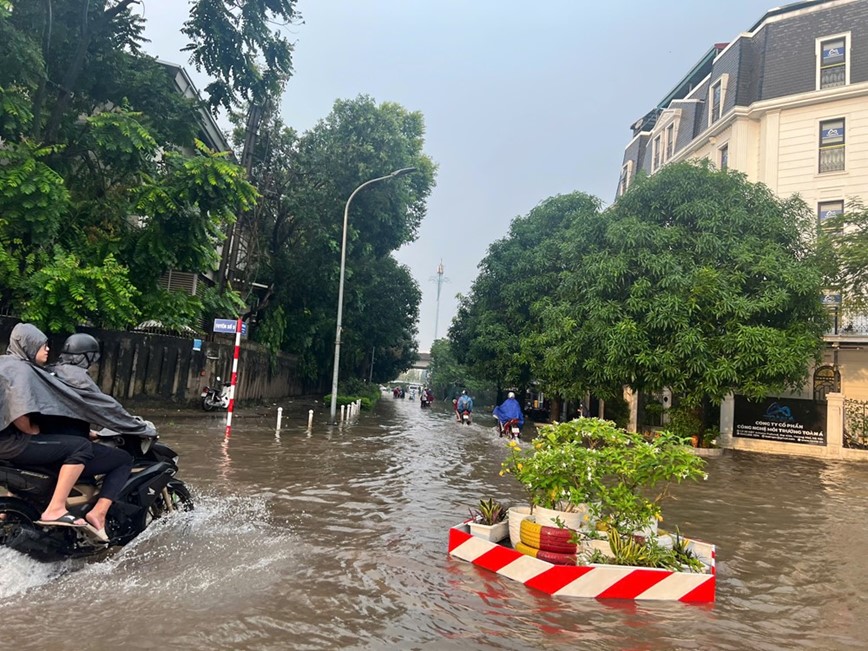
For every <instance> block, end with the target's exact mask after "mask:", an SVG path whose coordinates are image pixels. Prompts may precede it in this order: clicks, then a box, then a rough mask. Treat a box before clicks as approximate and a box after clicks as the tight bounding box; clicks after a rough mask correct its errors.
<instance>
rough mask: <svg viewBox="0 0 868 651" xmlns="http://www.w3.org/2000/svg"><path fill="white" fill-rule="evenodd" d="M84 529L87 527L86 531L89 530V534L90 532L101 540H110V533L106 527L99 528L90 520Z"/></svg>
mask: <svg viewBox="0 0 868 651" xmlns="http://www.w3.org/2000/svg"><path fill="white" fill-rule="evenodd" d="M84 529H85V531H87V533H88V534H90V535H91V536H93V537H94V538H96V539H97V540H99V541H100V542H105V543H107V542H108V541H109V537H108V534H107V533H106V532H105V527H103V528H102V529H97V528H96V527H95V526H93V525H92V524H91V523H90V522H88V523H87V524H86V525H85V526H84Z"/></svg>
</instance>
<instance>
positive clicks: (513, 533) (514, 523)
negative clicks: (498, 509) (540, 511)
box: [508, 506, 530, 547]
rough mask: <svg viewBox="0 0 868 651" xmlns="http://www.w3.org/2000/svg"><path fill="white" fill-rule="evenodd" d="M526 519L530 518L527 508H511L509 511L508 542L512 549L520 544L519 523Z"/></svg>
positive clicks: (528, 508)
mask: <svg viewBox="0 0 868 651" xmlns="http://www.w3.org/2000/svg"><path fill="white" fill-rule="evenodd" d="M528 517H530V507H529V506H513V507H512V508H511V509H509V511H508V518H509V542H511V543H512V546H513V547H515V545H516V543H520V542H521V521H522V520H524V519H525V518H528Z"/></svg>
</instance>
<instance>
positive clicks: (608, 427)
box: [501, 418, 704, 537]
mask: <svg viewBox="0 0 868 651" xmlns="http://www.w3.org/2000/svg"><path fill="white" fill-rule="evenodd" d="M510 448H511V452H510V455H509V457H508V458H507V460H506V461H505V462H504V464H503V467H502V471H501V472H502V474H506V473H510V474H513V475H514V476H515V477H516V479H518V481H519V482H520V483H521V484H522V485H523V486H524V487H525V489H526V490H527V491H528V493H529V495H530V497H531V503H532V504H534V505H535V506H536V507H537V508H539V507H544V508H560V509H563V510H564V511H566V512H567V513H570V512H579V513H581V512H584V517H586V518H587V519H584V518H583V522H582V526H570V525H569V524H567V523H566V522H564V521H562V520H563V517H559V518H558V519H556V520H555V522H554V525H553V526H559V525H561V524H564V525H566V526H568V527H569V528H571V529H588V528H591V527H595V526H597V524H598V523H600V526H602V527H604V528H606V529H614V530H616V531H619V532H625V533H628V534H630V533H632V532H636V533H640V534H641V535H643V536H646V537H647V536H650V535H653V534H654V533H655V531H656V524H657V521H658V520H659V519H661V518H662V513H661V507H660V503H661V502H662V501H663V499H665V497H666V496H667V495H668V488H669V485H670V483H672V482H676V483H677V482H681V481H684V480H686V479H698V478H701V477H703V476H704V472H703V464H704V462H703V460H702V459H700V458H698V457H696V456H695V455H694V454H693V453H692V451H691V450H690V448H689V447H688V446H686V445H684V441H683V440H682V439H681V438H680V437H679V436H678V435H676V434H674V433H672V432H669V431H663V432H660V433H659V434H657V435H656V436H655V437H654V438H653V439H652V440H645V439H644V438H643V437H642V436H641V435H640V434H637V433H635V432H627V431H625V430H623V429H620V428H618V427H616V426H615V424H614V423H612V422H610V421H603V420H600V419H596V418H581V419H577V420H574V421H571V422H569V423H557V424H554V425H550V426H546V427H545V428H543V430H542V431H541V433H540V436H538V437H537V438H536V439H534V441H533V450H532V451H530V450H522V449H521V448H519V447H518V446H510ZM534 512H535V514H536V522H537V524H541V522H540V517H539V514H538V512H537V510H536V509H535V511H534ZM548 526H552V525H548Z"/></svg>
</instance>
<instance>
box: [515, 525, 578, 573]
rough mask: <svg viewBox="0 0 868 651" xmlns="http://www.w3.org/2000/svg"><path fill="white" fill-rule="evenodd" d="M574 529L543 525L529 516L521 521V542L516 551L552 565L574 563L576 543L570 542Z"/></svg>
mask: <svg viewBox="0 0 868 651" xmlns="http://www.w3.org/2000/svg"><path fill="white" fill-rule="evenodd" d="M574 534H575V531H573V530H572V529H560V528H558V527H544V526H543V525H541V524H537V523H536V522H534V521H533V520H532V519H531V518H526V519H524V520H522V521H521V542H520V543H517V544H516V546H515V549H516V551H519V552H521V553H522V554H527V555H528V556H533V557H534V558H538V559H540V560H541V561H545V562H547V563H552V564H553V565H575V564H576V554H577V552H578V545H576V543H574V542H571V539H572V538H573V536H574Z"/></svg>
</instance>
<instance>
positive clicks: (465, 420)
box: [461, 409, 473, 425]
mask: <svg viewBox="0 0 868 651" xmlns="http://www.w3.org/2000/svg"><path fill="white" fill-rule="evenodd" d="M461 424H462V425H471V424H473V415H472V414H471V413H470V410H468V409H465V410H464V411H462V412H461Z"/></svg>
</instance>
